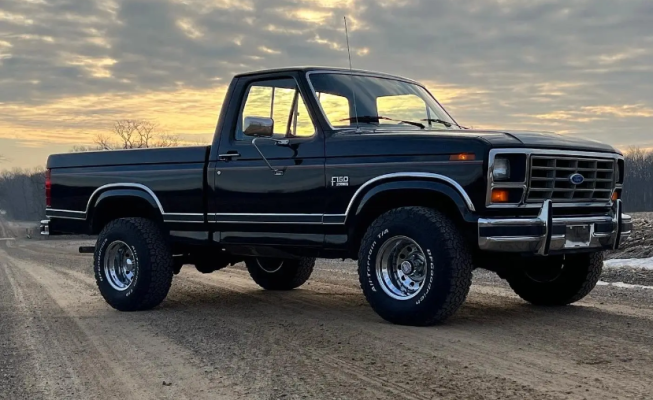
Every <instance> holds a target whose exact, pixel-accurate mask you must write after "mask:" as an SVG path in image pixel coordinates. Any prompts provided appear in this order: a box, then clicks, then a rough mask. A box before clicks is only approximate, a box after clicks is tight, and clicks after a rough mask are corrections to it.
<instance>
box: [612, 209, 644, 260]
mask: <svg viewBox="0 0 653 400" xmlns="http://www.w3.org/2000/svg"><path fill="white" fill-rule="evenodd" d="M631 215H632V217H633V233H632V234H631V236H630V237H629V238H628V240H626V242H624V243H623V244H622V246H621V248H620V249H619V250H617V251H610V252H607V253H606V258H607V259H612V258H648V257H653V213H650V212H648V213H631Z"/></svg>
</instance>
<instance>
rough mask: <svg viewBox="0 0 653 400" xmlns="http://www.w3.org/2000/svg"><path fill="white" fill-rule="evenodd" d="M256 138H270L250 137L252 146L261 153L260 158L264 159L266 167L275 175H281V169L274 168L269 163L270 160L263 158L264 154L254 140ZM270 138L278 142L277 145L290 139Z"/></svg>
mask: <svg viewBox="0 0 653 400" xmlns="http://www.w3.org/2000/svg"><path fill="white" fill-rule="evenodd" d="M258 139H270V138H261V137H257V138H254V139H252V146H254V148H255V149H256V151H258V153H259V154H260V155H261V158H262V159H263V161H265V163H266V164H267V165H268V168H270V170H271V171H272V172H274V175H276V176H281V175H283V171H282V170H280V169H276V168H274V167H273V166H272V165H271V164H270V162H269V161H268V159H267V158H265V156H264V155H263V152H262V151H261V149H259V147H258V146H257V145H256V141H257V140H258ZM271 140H274V141H275V143H276V144H278V145H281V143H280V142H288V143H290V140H288V139H286V140H276V139H271ZM288 143H286V144H288Z"/></svg>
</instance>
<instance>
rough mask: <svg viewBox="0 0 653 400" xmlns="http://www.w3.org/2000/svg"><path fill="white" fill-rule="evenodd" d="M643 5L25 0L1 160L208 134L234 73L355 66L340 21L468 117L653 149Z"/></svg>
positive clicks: (199, 138) (2, 106)
mask: <svg viewBox="0 0 653 400" xmlns="http://www.w3.org/2000/svg"><path fill="white" fill-rule="evenodd" d="M647 4H648V2H646V1H645V0H633V1H630V2H628V3H624V4H623V5H622V6H620V7H619V8H614V7H612V6H611V2H610V1H607V0H599V1H595V2H591V3H587V2H584V1H580V0H572V1H565V2H563V1H562V0H556V1H553V2H541V1H536V2H521V1H481V0H477V1H473V2H470V3H467V2H457V1H453V0H448V1H444V2H439V3H438V7H434V6H433V4H432V3H431V2H426V1H425V2H423V3H420V2H406V1H390V0H385V1H381V2H378V1H371V0H333V1H329V0H302V1H297V2H293V3H292V5H290V4H289V3H287V2H282V1H274V0H266V1H262V0H249V1H233V0H211V1H199V0H166V1H151V0H130V1H127V0H124V1H118V0H116V1H100V0H98V1H88V2H79V3H70V4H68V5H65V6H64V5H63V4H59V3H57V2H53V1H47V0H43V1H18V0H16V1H13V2H9V3H6V6H3V8H4V9H3V10H2V11H0V23H1V24H2V25H0V110H1V111H0V115H1V116H2V118H1V119H0V146H2V147H4V149H3V148H2V147H0V154H2V155H4V156H5V157H6V158H7V159H8V160H7V161H5V162H4V163H3V164H1V165H0V168H10V167H13V166H22V167H29V166H35V162H34V160H37V159H40V160H42V162H41V163H44V162H45V159H46V158H47V155H48V154H50V153H51V152H52V151H53V149H56V151H60V150H61V149H65V148H67V147H66V146H68V147H72V146H74V145H88V144H91V143H92V142H93V139H94V137H95V136H96V135H98V134H107V133H108V132H109V131H110V128H111V125H112V123H113V122H114V121H115V120H118V119H123V118H131V119H147V120H151V121H153V122H156V123H158V124H159V125H160V126H161V127H162V128H163V129H164V130H165V131H166V132H169V133H175V134H180V135H181V136H182V137H183V143H185V144H199V143H202V144H204V143H209V142H210V139H211V137H212V135H213V132H214V130H215V126H216V122H217V117H218V113H219V111H220V107H221V103H222V100H223V98H224V95H225V90H226V86H227V85H228V83H229V81H230V79H231V77H232V76H233V75H234V74H236V73H240V72H244V71H248V70H257V69H264V68H276V67H281V66H290V65H325V66H338V67H345V66H347V53H346V46H345V40H344V39H345V38H344V26H343V24H342V22H343V21H342V17H343V16H344V15H346V16H347V18H348V24H349V30H350V43H351V50H352V62H353V64H354V67H355V68H361V69H369V70H378V71H381V72H388V73H394V74H398V75H403V76H407V77H410V78H413V79H416V80H419V81H421V82H423V83H425V85H426V86H427V87H428V88H429V90H430V91H431V92H432V93H433V94H434V95H435V97H436V98H437V99H438V100H439V101H440V102H441V103H442V104H443V105H444V107H445V108H446V109H447V110H448V111H449V112H450V113H451V114H452V115H453V116H454V117H455V118H456V119H457V120H458V121H459V122H460V123H461V124H463V125H465V126H473V127H474V128H488V129H529V130H545V131H554V132H557V133H562V134H566V135H578V136H583V137H589V138H592V139H597V140H601V141H605V142H608V143H611V144H613V145H616V146H618V147H619V148H622V149H626V148H628V147H630V146H641V147H644V148H645V147H653V134H651V132H650V130H651V128H650V127H651V125H653V124H652V122H653V79H652V78H651V77H652V76H653V67H652V66H653V50H651V49H653V34H651V30H650V28H649V27H648V23H647V22H646V21H650V18H652V17H653V9H651V8H650V7H648V6H647ZM563 6H564V7H563ZM587 13H591V14H592V17H591V19H590V18H589V17H587V18H585V17H584V15H585V14H587ZM647 13H648V14H647ZM646 15H648V17H646ZM331 100H332V101H337V100H334V99H331ZM326 101H329V100H328V99H327V100H326ZM342 117H344V116H342ZM6 149H11V153H10V154H5V153H7V152H8V151H7V150H6ZM27 155H29V157H28V156H27Z"/></svg>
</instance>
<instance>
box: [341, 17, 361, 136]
mask: <svg viewBox="0 0 653 400" xmlns="http://www.w3.org/2000/svg"><path fill="white" fill-rule="evenodd" d="M342 19H344V20H345V38H346V39H347V57H348V58H349V72H350V75H349V78H350V80H351V94H352V95H353V96H354V114H356V115H354V118H355V119H356V133H360V132H361V128H360V126H359V125H358V109H357V107H356V89H355V87H354V76H353V70H352V68H351V51H350V50H349V31H348V30H347V17H344V16H343V17H342Z"/></svg>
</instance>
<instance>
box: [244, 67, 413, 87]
mask: <svg viewBox="0 0 653 400" xmlns="http://www.w3.org/2000/svg"><path fill="white" fill-rule="evenodd" d="M313 71H320V72H341V73H342V72H346V73H349V72H352V73H355V74H362V75H370V76H378V77H380V78H391V79H398V80H402V81H407V82H412V83H417V84H419V82H417V81H414V80H412V79H409V78H405V77H402V76H398V75H391V74H386V73H383V72H378V71H368V70H363V69H351V70H350V69H349V68H338V67H320V66H297V67H283V68H272V69H262V70H257V71H248V72H242V73H240V74H237V75H235V76H234V77H235V78H240V77H246V76H252V75H263V74H271V73H278V72H299V73H308V72H313Z"/></svg>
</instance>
